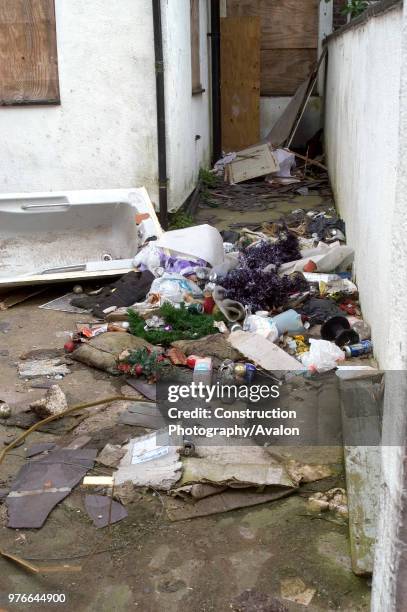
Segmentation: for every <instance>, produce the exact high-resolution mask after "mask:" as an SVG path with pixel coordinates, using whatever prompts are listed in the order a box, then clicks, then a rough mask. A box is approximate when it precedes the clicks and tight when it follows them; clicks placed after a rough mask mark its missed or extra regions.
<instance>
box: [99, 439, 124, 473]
mask: <svg viewBox="0 0 407 612" xmlns="http://www.w3.org/2000/svg"><path fill="white" fill-rule="evenodd" d="M125 454H126V449H124V448H122V447H121V446H119V445H118V444H109V443H108V444H106V446H105V447H104V448H103V449H102V451H101V452H100V453H99V455H98V456H97V460H96V461H97V462H98V463H100V464H101V465H105V466H106V467H110V468H112V467H117V465H118V464H119V462H120V460H121V459H122V458H123V457H124V455H125Z"/></svg>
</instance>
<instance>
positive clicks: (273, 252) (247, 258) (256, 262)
mask: <svg viewBox="0 0 407 612" xmlns="http://www.w3.org/2000/svg"><path fill="white" fill-rule="evenodd" d="M296 259H301V253H300V248H299V244H298V238H297V236H294V234H291V233H290V232H288V231H282V232H280V234H279V239H278V241H277V242H275V243H274V244H270V243H269V242H266V241H265V240H263V241H262V242H260V244H258V245H257V246H253V247H248V248H246V249H245V250H244V251H243V252H242V262H243V265H244V267H246V266H247V267H248V268H255V269H259V268H260V269H263V268H265V267H266V266H268V265H269V264H274V265H275V266H276V267H278V266H281V264H283V263H286V262H287V261H295V260H296Z"/></svg>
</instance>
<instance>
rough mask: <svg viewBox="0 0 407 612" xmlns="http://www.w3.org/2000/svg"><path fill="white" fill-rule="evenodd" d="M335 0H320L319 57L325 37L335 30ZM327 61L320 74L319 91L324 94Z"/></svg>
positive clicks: (323, 63)
mask: <svg viewBox="0 0 407 612" xmlns="http://www.w3.org/2000/svg"><path fill="white" fill-rule="evenodd" d="M333 14H334V11H333V0H328V2H326V1H325V0H320V1H319V26H318V57H320V56H321V53H322V49H323V42H324V39H325V38H326V37H327V36H329V34H331V33H332V31H333ZM325 61H326V60H324V61H323V62H322V64H321V67H320V69H319V74H318V93H319V95H320V96H322V95H323V94H324V86H325Z"/></svg>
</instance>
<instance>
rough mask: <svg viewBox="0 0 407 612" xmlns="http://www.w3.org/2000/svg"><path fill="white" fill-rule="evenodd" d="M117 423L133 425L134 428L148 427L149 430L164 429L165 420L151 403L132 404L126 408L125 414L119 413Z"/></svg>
mask: <svg viewBox="0 0 407 612" xmlns="http://www.w3.org/2000/svg"><path fill="white" fill-rule="evenodd" d="M118 423H122V424H124V425H134V426H136V427H148V428H149V429H160V428H161V427H165V425H166V420H165V419H164V418H163V416H162V414H161V412H160V410H159V409H158V408H157V405H156V404H153V403H152V402H151V403H149V402H132V403H131V404H130V405H129V406H128V408H127V412H122V413H120V415H119V418H118Z"/></svg>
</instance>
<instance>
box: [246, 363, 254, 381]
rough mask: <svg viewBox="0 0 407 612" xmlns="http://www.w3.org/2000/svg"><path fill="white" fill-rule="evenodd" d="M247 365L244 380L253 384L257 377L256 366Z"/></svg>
mask: <svg viewBox="0 0 407 612" xmlns="http://www.w3.org/2000/svg"><path fill="white" fill-rule="evenodd" d="M245 365H246V373H245V377H244V379H245V381H246V382H247V383H249V384H251V383H252V382H253V380H254V377H255V376H256V371H257V370H256V366H254V365H253V364H252V363H246V364H245Z"/></svg>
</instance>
